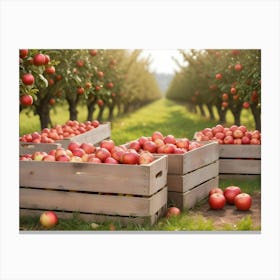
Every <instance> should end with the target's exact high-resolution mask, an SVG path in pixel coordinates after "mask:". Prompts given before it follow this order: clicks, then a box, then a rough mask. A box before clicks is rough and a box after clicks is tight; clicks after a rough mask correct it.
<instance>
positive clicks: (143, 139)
mask: <svg viewBox="0 0 280 280" xmlns="http://www.w3.org/2000/svg"><path fill="white" fill-rule="evenodd" d="M148 140H149V139H148V137H146V136H141V137H140V138H139V139H138V142H139V143H140V145H141V147H142V148H143V146H144V143H145V142H147V141H148Z"/></svg>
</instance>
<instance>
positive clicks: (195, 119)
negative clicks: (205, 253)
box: [20, 99, 260, 231]
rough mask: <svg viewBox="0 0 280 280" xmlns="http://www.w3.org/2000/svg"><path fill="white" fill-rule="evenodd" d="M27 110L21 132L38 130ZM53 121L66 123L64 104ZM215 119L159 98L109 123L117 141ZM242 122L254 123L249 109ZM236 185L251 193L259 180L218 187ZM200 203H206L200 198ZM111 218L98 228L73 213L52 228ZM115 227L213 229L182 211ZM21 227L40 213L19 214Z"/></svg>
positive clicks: (35, 224)
mask: <svg viewBox="0 0 280 280" xmlns="http://www.w3.org/2000/svg"><path fill="white" fill-rule="evenodd" d="M25 112H26V111H23V112H22V113H21V114H20V134H21V135H22V134H26V133H29V132H33V131H39V130H40V128H39V119H38V117H36V116H33V114H30V115H29V116H27V115H26V114H25ZM86 113H87V112H86V108H85V107H81V106H80V107H79V115H78V116H79V118H78V120H79V121H85V119H86ZM51 119H52V121H53V123H54V124H55V123H60V124H61V123H65V122H66V121H67V120H68V109H67V105H66V104H64V105H63V106H60V107H57V108H56V111H52V112H51ZM217 123H218V121H217V120H216V121H209V119H208V118H207V117H206V118H201V117H200V116H199V115H196V114H192V113H190V112H188V111H187V109H186V107H185V106H183V105H181V104H178V103H175V102H173V101H170V100H166V99H161V100H158V101H156V102H154V103H152V104H149V105H147V106H145V107H143V108H141V109H138V110H137V111H135V112H133V113H130V114H128V115H125V116H122V117H118V118H115V119H114V121H113V122H112V123H111V127H112V133H111V136H112V139H114V141H115V143H116V144H117V145H119V144H123V143H126V142H127V141H130V140H133V139H136V138H138V137H140V136H142V135H145V136H149V135H151V134H152V132H153V131H155V130H158V131H161V132H162V133H163V134H164V135H167V134H173V135H174V136H176V137H188V138H189V139H192V138H193V135H194V133H195V132H196V131H199V130H201V129H203V128H205V127H212V126H214V125H216V124H217ZM242 123H243V124H245V125H247V126H248V127H253V126H254V123H253V119H252V118H250V117H249V116H248V111H244V112H242ZM232 124H233V119H232V120H231V119H230V116H229V117H228V125H232ZM234 184H235V185H239V186H240V187H241V188H242V190H243V191H244V192H248V193H253V192H255V191H260V181H259V180H250V181H249V180H248V181H246V180H245V181H244V180H243V181H242V180H241V181H240V180H220V187H222V188H225V187H226V186H227V185H234ZM202 203H206V201H203V202H202ZM198 206H199V204H198ZM110 224H112V223H111V222H106V223H100V224H99V226H98V228H97V229H93V228H92V227H91V222H84V221H82V220H81V219H80V218H79V214H78V213H75V215H74V216H73V218H72V219H68V220H65V219H60V220H59V224H58V225H57V226H56V227H55V228H54V229H52V230H69V231H72V230H75V231H77V230H78V231H88V230H98V231H103V230H104V231H108V230H110ZM113 224H114V226H115V228H116V230H122V231H123V230H125V231H130V230H132V231H135V230H136V231H150V230H152V231H154V230H155V231H212V230H216V229H215V226H214V224H213V221H212V220H211V219H206V218H204V217H203V216H201V215H194V214H190V213H189V212H188V211H184V212H183V213H182V214H181V215H180V216H179V217H174V218H170V219H166V218H162V219H161V220H160V221H159V222H158V223H157V224H156V225H154V226H149V225H148V224H146V225H141V226H140V225H134V224H130V225H128V226H125V227H122V226H121V225H119V224H118V223H113ZM20 228H21V230H42V229H43V228H42V227H41V226H40V224H39V217H33V218H32V217H21V219H20ZM236 228H237V229H239V230H244V229H245V230H256V228H255V226H254V225H253V223H252V220H250V217H249V216H248V217H245V218H244V220H242V221H240V222H239V224H238V225H237V226H236V227H233V226H232V225H231V224H225V225H224V230H236Z"/></svg>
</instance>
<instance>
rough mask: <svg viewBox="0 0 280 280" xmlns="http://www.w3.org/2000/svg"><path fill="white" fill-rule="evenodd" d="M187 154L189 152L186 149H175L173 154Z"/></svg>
mask: <svg viewBox="0 0 280 280" xmlns="http://www.w3.org/2000/svg"><path fill="white" fill-rule="evenodd" d="M170 145H172V144H170ZM186 152H187V150H186V149H184V148H177V147H176V148H175V149H174V152H173V154H184V153H186Z"/></svg>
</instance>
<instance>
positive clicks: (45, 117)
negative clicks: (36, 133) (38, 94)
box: [36, 94, 51, 130]
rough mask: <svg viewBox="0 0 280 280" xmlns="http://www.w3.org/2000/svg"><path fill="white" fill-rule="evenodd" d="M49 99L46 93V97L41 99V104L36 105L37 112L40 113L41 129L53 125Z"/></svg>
mask: <svg viewBox="0 0 280 280" xmlns="http://www.w3.org/2000/svg"><path fill="white" fill-rule="evenodd" d="M48 100H49V98H48V95H47V94H46V96H45V98H43V99H41V100H40V103H39V105H38V106H37V107H36V113H37V114H38V115H39V118H40V125H41V130H43V129H44V128H47V127H49V125H51V118H50V108H49V103H48Z"/></svg>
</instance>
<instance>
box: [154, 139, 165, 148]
mask: <svg viewBox="0 0 280 280" xmlns="http://www.w3.org/2000/svg"><path fill="white" fill-rule="evenodd" d="M154 143H155V144H156V146H157V148H159V147H161V146H164V145H165V144H164V142H163V140H162V139H159V138H158V139H155V140H154Z"/></svg>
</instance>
